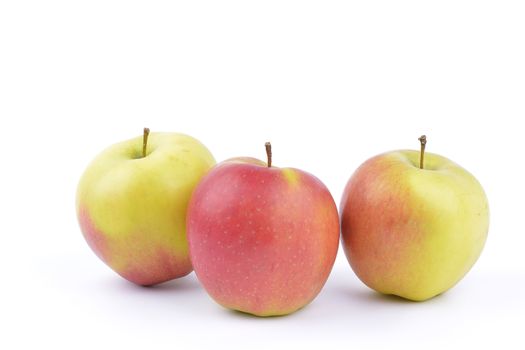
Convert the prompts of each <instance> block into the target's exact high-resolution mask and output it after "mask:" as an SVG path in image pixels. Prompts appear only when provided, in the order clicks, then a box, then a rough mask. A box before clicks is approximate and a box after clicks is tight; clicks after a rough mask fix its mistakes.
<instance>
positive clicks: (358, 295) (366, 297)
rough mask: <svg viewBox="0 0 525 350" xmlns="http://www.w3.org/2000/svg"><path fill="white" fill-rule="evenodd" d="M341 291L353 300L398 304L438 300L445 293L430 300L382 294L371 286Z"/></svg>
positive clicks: (347, 288)
mask: <svg viewBox="0 0 525 350" xmlns="http://www.w3.org/2000/svg"><path fill="white" fill-rule="evenodd" d="M339 293H340V294H342V295H343V296H346V297H348V298H351V299H352V300H353V301H355V300H358V301H361V302H368V303H389V304H398V305H417V304H421V303H423V302H427V303H428V302H430V301H433V300H438V299H440V298H442V295H443V294H439V295H437V296H435V297H433V298H431V299H428V300H423V301H414V300H409V299H405V298H402V297H400V296H397V295H393V294H382V293H379V292H376V291H375V290H372V289H370V288H367V289H357V288H349V287H342V288H340V290H339Z"/></svg>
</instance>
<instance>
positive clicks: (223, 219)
mask: <svg viewBox="0 0 525 350" xmlns="http://www.w3.org/2000/svg"><path fill="white" fill-rule="evenodd" d="M266 146H267V154H268V163H265V162H263V161H260V160H257V159H253V158H234V159H230V160H227V161H224V162H222V163H220V164H218V165H217V166H215V167H214V168H213V169H212V170H211V171H210V172H209V173H208V174H207V175H206V176H205V177H204V178H203V179H202V181H201V182H200V183H199V185H198V186H197V188H196V189H195V191H194V193H193V195H192V198H191V201H190V205H189V209H188V219H187V225H188V240H189V244H190V256H191V260H192V263H193V267H194V269H195V273H196V275H197V278H198V279H199V281H200V282H201V284H202V285H203V286H204V288H205V289H206V291H207V292H208V294H209V295H210V296H211V297H212V298H213V299H214V300H215V301H216V302H217V303H219V304H221V305H222V306H224V307H226V308H229V309H233V310H238V311H242V312H245V313H250V314H253V315H257V316H276V315H285V314H289V313H292V312H294V311H296V310H297V309H299V308H301V307H303V306H305V305H306V304H308V303H309V302H310V301H312V300H313V299H314V298H315V296H316V295H317V294H318V293H319V292H320V291H321V288H322V287H323V285H324V284H325V282H326V280H327V278H328V275H329V274H330V271H331V269H332V266H333V264H334V260H335V257H336V254H337V248H338V242H339V218H338V213H337V207H336V205H335V203H334V200H333V198H332V196H331V195H330V192H329V191H328V189H327V188H326V187H325V185H323V183H322V182H321V181H320V180H318V179H317V178H316V177H315V176H313V175H310V174H309V173H307V172H304V171H301V170H298V169H294V168H277V167H275V166H272V164H271V149H270V145H269V143H267V145H266Z"/></svg>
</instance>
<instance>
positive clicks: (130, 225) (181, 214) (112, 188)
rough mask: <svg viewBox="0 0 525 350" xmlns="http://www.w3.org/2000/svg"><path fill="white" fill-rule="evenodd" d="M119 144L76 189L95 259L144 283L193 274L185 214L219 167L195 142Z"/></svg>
mask: <svg viewBox="0 0 525 350" xmlns="http://www.w3.org/2000/svg"><path fill="white" fill-rule="evenodd" d="M142 145H143V138H142V137H137V138H134V139H131V140H128V141H124V142H121V143H118V144H115V145H113V146H111V147H109V148H107V149H106V150H105V151H103V152H102V153H101V154H100V155H99V156H97V157H96V158H95V159H94V160H93V161H92V162H91V164H90V165H89V166H88V167H87V169H86V170H85V172H84V174H83V175H82V177H81V179H80V182H79V184H78V189H77V198H76V211H77V217H78V221H79V224H80V228H81V230H82V233H83V235H84V237H85V239H86V241H87V243H88V244H89V246H90V247H91V248H92V249H93V251H94V252H95V254H96V255H97V256H98V257H99V258H100V259H102V261H104V262H105V263H106V264H107V265H108V266H109V267H111V268H112V269H113V270H114V271H115V272H117V273H118V274H119V275H121V276H122V277H124V278H125V279H127V280H129V281H131V282H133V283H136V284H139V285H145V286H146V285H154V284H157V283H161V282H165V281H168V280H171V279H174V278H177V277H181V276H184V275H187V274H188V273H190V272H191V271H192V269H193V268H192V265H191V262H190V257H189V248H188V242H187V239H186V223H185V218H186V210H187V206H188V202H189V199H190V196H191V193H192V191H193V189H194V188H195V186H196V185H197V183H198V182H199V180H200V179H201V177H202V176H203V175H204V174H205V173H206V172H207V171H208V170H209V169H210V168H211V167H212V166H213V165H214V164H215V160H214V158H213V156H212V154H211V153H210V152H209V151H208V149H207V148H206V147H205V146H204V145H203V144H201V143H200V142H199V141H197V140H196V139H194V138H192V137H190V136H187V135H183V134H177V133H151V134H150V135H149V139H148V144H147V153H146V156H145V157H143V156H142Z"/></svg>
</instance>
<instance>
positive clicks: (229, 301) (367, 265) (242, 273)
mask: <svg viewBox="0 0 525 350" xmlns="http://www.w3.org/2000/svg"><path fill="white" fill-rule="evenodd" d="M421 141H422V143H421V145H422V149H421V151H419V152H418V151H394V152H389V153H384V154H382V155H379V156H376V157H373V158H371V159H369V160H368V161H366V162H365V163H364V164H362V165H361V166H360V167H359V168H358V169H357V170H356V172H355V173H354V175H353V176H352V177H351V178H350V180H349V181H348V184H347V186H346V189H345V191H344V194H343V198H342V200H341V206H340V216H339V215H338V211H337V207H336V205H335V203H334V200H333V198H332V196H331V195H330V192H329V191H328V189H327V188H326V186H325V185H324V184H323V183H322V182H321V181H320V180H319V179H317V178H316V177H315V176H313V175H311V174H309V173H307V172H304V171H301V170H298V169H294V168H278V167H275V166H273V165H272V164H271V160H272V158H271V146H270V144H269V143H267V144H266V151H267V158H268V161H267V162H263V161H260V160H257V159H254V158H247V157H239V158H232V159H229V160H226V161H224V162H222V163H219V164H217V165H216V164H215V160H214V158H213V156H212V155H211V153H210V152H209V151H208V150H207V149H206V147H205V146H204V145H203V144H201V143H200V142H199V141H197V140H196V139H194V138H192V137H189V136H187V135H183V134H176V133H151V135H150V134H149V130H148V129H144V135H143V136H142V137H138V138H134V139H131V140H128V141H125V142H121V143H118V144H116V145H113V146H111V147H109V148H108V149H106V150H105V151H103V152H102V153H101V154H100V155H99V156H98V157H97V158H95V160H93V161H92V162H91V164H90V165H89V166H88V168H87V169H86V171H85V172H84V174H83V175H82V178H81V180H80V183H79V185H78V191H77V215H78V219H79V223H80V227H81V230H82V233H83V235H84V237H85V239H86V241H87V242H88V244H89V246H90V247H91V248H92V249H93V251H94V252H95V253H96V254H97V255H98V257H99V258H100V259H102V260H103V261H104V262H105V263H106V264H107V265H109V266H110V267H111V268H112V269H113V270H114V271H116V272H117V273H118V274H120V275H121V276H122V277H124V278H126V279H127V280H129V281H131V282H134V283H136V284H139V285H145V286H147V285H154V284H158V283H162V282H165V281H168V280H171V279H174V278H177V277H182V276H184V275H187V274H188V273H190V272H191V271H192V270H195V272H196V274H197V277H198V279H199V281H200V282H201V284H202V285H203V287H204V288H205V289H206V291H207V292H208V293H209V294H210V296H211V297H212V298H213V299H215V300H216V301H217V302H218V303H219V304H221V305H223V306H225V307H227V308H231V309H235V310H239V311H243V312H247V313H252V314H255V315H259V316H269V315H283V314H288V313H291V312H293V311H295V310H297V309H299V308H301V307H303V306H304V305H306V304H307V303H309V302H310V301H311V300H313V299H314V298H315V296H316V295H317V294H318V293H319V292H320V290H321V288H322V287H323V285H324V284H325V282H326V280H327V278H328V275H329V274H330V271H331V269H332V266H333V264H334V261H335V257H336V254H337V249H338V244H339V234H340V231H341V233H342V240H343V247H344V250H345V253H346V256H347V258H348V260H349V262H350V265H351V266H352V268H353V270H354V271H355V272H356V274H357V276H358V277H359V278H360V279H361V280H362V281H363V282H364V283H365V284H366V285H368V286H369V287H371V288H373V289H375V290H376V291H378V292H381V293H385V294H395V295H398V296H401V297H404V298H407V299H411V300H426V299H429V298H431V297H433V296H435V295H437V294H440V293H442V292H444V291H446V290H447V289H449V288H450V287H452V286H453V285H454V284H455V283H457V282H458V281H459V280H460V279H461V278H462V277H463V276H464V275H465V274H466V273H467V271H468V270H469V269H470V268H471V267H472V265H473V264H474V263H475V261H476V260H477V258H478V256H479V254H480V253H481V250H482V248H483V245H484V242H485V239H486V236H487V231H488V204H487V199H486V196H485V193H484V191H483V189H482V187H481V185H480V184H479V182H478V181H477V180H476V179H475V178H474V177H473V176H472V175H471V174H470V173H469V172H467V171H466V170H464V169H463V168H461V167H460V166H458V165H457V164H455V163H453V162H451V161H450V160H448V159H446V158H444V157H441V156H438V155H435V154H430V153H426V154H425V153H424V145H425V143H426V139H423V138H422V139H421ZM340 223H341V225H340ZM340 228H341V229H340Z"/></svg>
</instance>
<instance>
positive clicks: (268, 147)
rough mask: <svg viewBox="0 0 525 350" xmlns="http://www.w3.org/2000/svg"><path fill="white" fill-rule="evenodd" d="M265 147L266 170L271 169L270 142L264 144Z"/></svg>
mask: <svg viewBox="0 0 525 350" xmlns="http://www.w3.org/2000/svg"><path fill="white" fill-rule="evenodd" d="M264 146H265V147H266V157H267V158H268V168H271V167H272V144H271V143H270V142H266V143H265V144H264Z"/></svg>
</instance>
